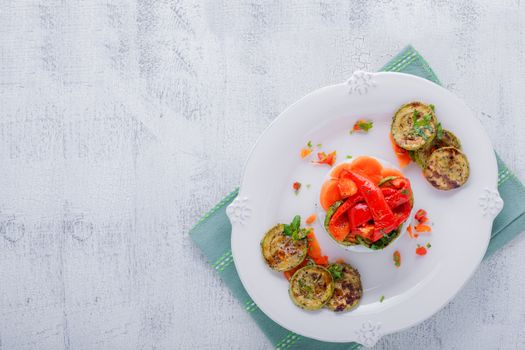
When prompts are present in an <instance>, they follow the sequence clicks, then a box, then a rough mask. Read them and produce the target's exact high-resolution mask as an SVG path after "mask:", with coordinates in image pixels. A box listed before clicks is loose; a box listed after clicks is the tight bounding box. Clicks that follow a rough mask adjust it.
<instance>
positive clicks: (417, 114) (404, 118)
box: [390, 102, 438, 151]
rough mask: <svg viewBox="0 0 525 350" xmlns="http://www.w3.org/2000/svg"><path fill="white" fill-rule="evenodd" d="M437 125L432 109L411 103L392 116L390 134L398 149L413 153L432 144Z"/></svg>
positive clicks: (421, 104)
mask: <svg viewBox="0 0 525 350" xmlns="http://www.w3.org/2000/svg"><path fill="white" fill-rule="evenodd" d="M437 124H438V123H437V119H436V115H435V114H434V111H433V110H432V108H430V107H429V106H428V105H426V104H424V103H422V102H411V103H407V104H405V105H403V106H401V108H399V109H398V110H397V112H396V113H395V114H394V118H393V120H392V126H391V130H390V132H391V133H392V137H393V138H394V141H395V142H396V143H397V144H398V145H399V147H401V148H404V149H406V150H408V151H414V150H417V149H420V148H422V147H423V146H425V145H427V144H429V143H430V142H432V140H433V139H434V137H435V136H436V130H437Z"/></svg>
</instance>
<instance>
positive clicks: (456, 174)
mask: <svg viewBox="0 0 525 350" xmlns="http://www.w3.org/2000/svg"><path fill="white" fill-rule="evenodd" d="M356 86H358V88H357V87H356ZM411 101H413V102H411ZM419 101H423V102H419ZM428 103H433V104H435V106H437V107H436V108H435V107H434V106H433V105H431V104H428ZM307 140H312V141H307ZM299 149H300V152H298V151H299ZM298 153H299V154H298ZM501 208H502V200H501V198H500V197H499V195H498V166H497V161H496V157H495V154H494V149H493V147H492V145H491V143H490V139H489V137H488V135H487V134H486V132H485V130H484V129H483V126H482V125H481V123H480V122H479V120H477V118H476V117H475V115H474V114H473V113H472V111H471V110H470V109H469V108H468V106H467V105H466V104H465V103H464V102H462V101H461V100H460V99H459V98H457V97H456V96H454V95H453V94H452V93H451V92H450V91H447V90H446V89H444V88H442V87H440V86H438V85H436V84H433V83H431V82H429V81H427V80H425V79H421V78H418V77H414V76H411V75H407V74H400V73H390V72H388V73H387V72H381V73H367V72H358V73H356V74H354V75H353V76H352V78H351V79H350V80H349V82H348V83H341V84H336V85H332V86H328V87H324V88H322V89H319V90H316V91H313V92H312V93H310V94H308V95H306V96H304V97H303V98H301V99H300V100H299V101H297V102H296V103H294V104H292V105H290V106H289V107H288V108H287V109H286V110H285V111H283V112H282V113H281V114H280V115H279V117H277V118H276V119H275V121H274V122H273V123H272V124H271V125H270V126H269V127H268V128H267V129H266V130H265V132H264V133H263V134H262V135H261V137H260V138H259V140H258V141H257V143H256V145H255V146H254V148H253V150H252V153H251V154H250V156H249V158H248V161H247V163H246V167H245V169H244V173H243V177H242V182H241V185H240V189H239V192H238V195H237V198H236V199H235V200H234V201H233V202H232V203H231V204H230V205H228V207H227V210H226V213H227V215H228V217H229V219H230V222H231V225H232V236H231V249H232V256H233V261H234V263H235V267H236V270H237V272H238V275H239V278H240V280H241V282H242V284H243V286H244V287H245V289H246V291H247V293H248V294H249V296H250V298H251V300H253V302H254V303H255V304H257V306H258V307H259V309H260V310H261V311H262V312H264V313H265V314H266V315H267V316H268V317H269V318H270V319H272V320H273V321H275V322H276V323H278V324H279V325H281V326H283V327H285V328H286V329H288V330H290V331H291V332H294V333H295V334H298V335H301V336H305V337H309V338H313V339H317V340H321V341H329V342H352V341H355V342H358V343H361V344H366V345H367V346H373V344H374V343H375V342H377V340H378V339H380V338H381V337H382V336H383V335H385V334H390V333H394V332H397V331H399V330H402V329H406V328H408V327H411V326H414V325H416V324H418V323H420V322H422V321H423V320H425V319H427V318H428V317H430V316H431V315H433V314H435V313H436V312H437V311H439V310H440V308H442V307H443V306H444V305H445V304H447V303H448V302H449V301H450V300H451V299H452V298H453V297H454V295H455V294H456V293H457V292H458V291H459V290H460V289H461V288H462V287H463V286H464V285H465V282H466V281H467V280H468V278H470V276H472V274H473V273H474V271H475V269H476V268H477V266H478V265H479V263H480V261H481V260H482V258H483V256H484V254H485V252H486V249H487V246H488V242H489V240H490V237H491V228H492V223H493V220H494V218H495V216H496V215H497V213H498V212H499V210H501ZM301 217H302V220H301ZM263 236H264V237H263ZM314 310H317V311H314ZM333 311H335V312H333Z"/></svg>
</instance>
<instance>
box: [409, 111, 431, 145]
mask: <svg viewBox="0 0 525 350" xmlns="http://www.w3.org/2000/svg"><path fill="white" fill-rule="evenodd" d="M418 118H419V112H418V111H417V110H415V109H414V113H413V114H412V119H413V126H412V133H413V134H414V135H418V136H420V137H422V138H423V139H424V140H427V139H428V136H427V135H426V134H425V130H427V131H430V132H432V131H433V130H432V129H433V128H432V125H431V124H430V122H431V121H432V115H430V114H426V115H425V116H423V118H420V119H418Z"/></svg>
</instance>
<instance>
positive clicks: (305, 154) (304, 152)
mask: <svg viewBox="0 0 525 350" xmlns="http://www.w3.org/2000/svg"><path fill="white" fill-rule="evenodd" d="M310 153H312V149H311V148H302V149H301V158H303V159H304V158H306V157H308V155H309V154H310Z"/></svg>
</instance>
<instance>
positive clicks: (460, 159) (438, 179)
mask: <svg viewBox="0 0 525 350" xmlns="http://www.w3.org/2000/svg"><path fill="white" fill-rule="evenodd" d="M469 174H470V168H469V162H468V159H467V157H466V156H465V154H463V152H461V151H460V150H459V149H457V148H455V147H443V148H439V149H437V150H435V151H434V152H432V154H431V155H430V157H429V158H428V160H427V162H426V166H425V170H424V171H423V175H424V176H425V178H426V179H427V181H428V182H430V183H431V184H432V186H434V187H435V188H437V189H438V190H443V191H447V190H452V189H454V188H458V187H460V186H462V185H463V184H465V182H467V180H468V177H469Z"/></svg>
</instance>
